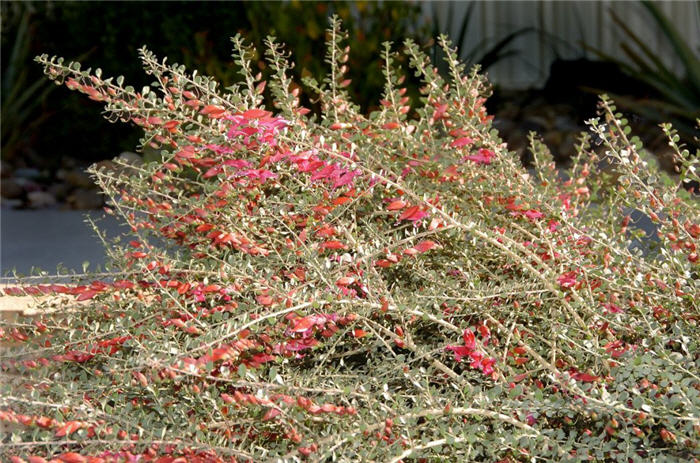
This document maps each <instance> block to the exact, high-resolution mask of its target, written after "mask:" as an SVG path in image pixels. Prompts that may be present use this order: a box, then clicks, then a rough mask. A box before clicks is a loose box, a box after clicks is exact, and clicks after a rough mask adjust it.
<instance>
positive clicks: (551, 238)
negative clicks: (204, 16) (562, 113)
mask: <svg viewBox="0 0 700 463" xmlns="http://www.w3.org/2000/svg"><path fill="white" fill-rule="evenodd" d="M344 40H345V37H344V34H343V33H342V31H341V29H340V25H339V22H338V21H337V20H335V19H334V20H333V23H332V27H331V28H330V30H329V32H328V47H327V52H326V62H327V64H328V66H329V73H328V76H327V77H326V78H325V79H323V80H322V81H320V82H319V81H316V80H315V79H312V78H309V79H306V80H305V82H304V84H305V86H306V88H308V89H309V90H310V91H311V95H313V97H314V98H318V102H319V103H320V105H321V106H322V109H323V115H322V117H320V118H317V117H309V114H308V110H307V109H306V108H304V107H302V106H301V105H300V104H299V94H298V88H299V86H298V83H294V82H292V79H291V77H290V67H289V66H290V65H289V64H288V63H287V61H286V54H285V52H283V48H282V47H281V46H280V45H279V44H278V43H276V42H275V40H274V39H272V38H270V39H268V43H267V45H268V49H267V52H266V57H267V63H268V66H270V68H271V69H272V70H273V74H274V75H273V78H272V79H271V80H269V81H267V82H266V81H261V80H259V78H258V77H257V76H256V74H257V71H256V70H254V67H253V65H252V63H251V62H250V60H249V57H250V56H251V51H250V50H249V49H247V48H245V45H244V43H243V41H242V39H241V38H240V37H238V36H237V37H235V38H234V39H233V43H234V48H235V53H236V56H237V61H238V63H239V64H240V65H241V68H242V70H243V72H242V74H243V80H242V82H241V83H240V84H238V85H236V86H234V87H232V88H230V89H228V90H229V91H226V92H220V91H219V88H218V85H217V83H216V82H214V81H213V80H212V79H210V78H208V77H204V76H200V75H195V74H188V73H186V72H185V69H184V67H183V66H180V65H167V64H166V62H165V60H162V61H161V60H158V59H157V58H156V57H155V56H154V54H153V53H151V52H150V51H148V50H146V49H143V50H142V52H141V60H142V63H143V65H144V68H145V70H146V72H147V73H148V74H149V75H150V76H152V78H153V79H154V83H153V84H152V85H151V86H150V87H145V88H143V89H142V90H141V91H137V90H135V89H134V88H132V87H125V86H123V82H122V79H116V80H114V79H103V78H102V77H101V71H99V70H96V71H94V72H91V71H90V70H87V71H81V70H80V66H79V65H78V64H77V63H70V64H64V62H63V61H62V60H61V59H56V58H49V57H48V56H42V57H39V58H38V59H37V60H38V61H39V62H40V63H41V64H42V65H43V66H44V69H45V72H46V74H47V75H48V76H49V77H51V78H52V79H54V80H55V81H56V82H58V83H64V84H65V85H66V86H67V87H68V88H71V89H73V90H78V91H79V92H82V93H84V94H87V95H88V96H89V97H90V98H91V99H93V100H96V101H99V102H102V103H103V104H104V105H105V108H106V116H107V118H109V119H110V120H121V121H131V122H134V123H136V124H138V125H139V126H141V127H143V128H144V130H145V131H146V134H147V136H146V138H145V139H144V140H143V143H144V144H148V145H151V146H152V147H154V148H158V149H160V150H161V153H162V161H160V162H153V163H149V164H146V165H144V166H142V167H133V166H127V165H125V166H124V168H123V169H122V170H121V171H119V172H114V171H105V170H102V171H98V170H94V171H93V173H94V175H95V177H96V179H97V181H98V182H99V183H100V185H101V186H102V187H103V189H104V191H105V193H106V194H107V195H108V196H109V197H110V198H111V201H112V205H111V209H110V212H111V213H113V214H116V215H117V216H119V217H121V218H123V219H124V220H125V221H127V222H128V224H129V225H130V226H131V229H132V236H130V237H125V239H124V240H122V241H118V242H116V243H113V244H111V246H110V248H109V250H110V253H111V256H112V258H113V260H114V266H115V267H116V268H117V269H118V270H119V272H118V275H117V276H116V277H115V278H114V279H111V280H110V279H106V280H105V281H95V282H93V283H89V284H87V283H86V284H83V285H78V286H76V285H56V284H54V285H44V286H35V287H29V288H28V287H24V288H16V289H10V290H7V291H6V292H7V293H9V294H17V293H22V292H29V293H35V294H45V293H59V294H63V295H64V296H61V297H65V298H66V302H64V303H63V305H62V306H60V310H58V311H55V312H52V313H50V314H46V315H43V316H39V317H36V318H34V319H20V320H18V321H16V322H3V325H4V326H3V327H2V329H3V331H2V335H3V339H4V341H3V342H4V347H5V350H4V352H3V353H2V355H1V357H0V359H1V361H2V375H3V384H2V386H1V387H0V391H2V398H0V419H1V420H3V421H4V422H5V424H6V426H7V429H8V430H9V432H8V433H7V434H6V435H5V436H4V437H3V447H2V450H1V452H3V457H4V458H8V457H11V459H12V461H30V462H32V463H35V462H41V461H45V460H44V459H49V458H52V457H53V458H57V459H58V461H64V462H87V461H113V460H116V461H135V460H136V458H137V457H136V456H139V458H140V460H138V461H162V462H171V461H299V460H311V461H335V460H339V461H393V462H398V461H413V460H416V459H419V461H427V460H433V461H473V460H476V461H507V462H508V461H511V462H512V461H545V460H546V461H569V460H571V461H579V460H594V461H624V462H627V461H630V460H631V461H654V460H656V461H681V460H682V461H688V460H692V459H693V458H697V457H699V456H700V448H698V438H699V437H700V416H699V415H698V410H699V409H700V377H698V371H700V368H699V363H700V356H699V353H698V339H700V330H699V328H698V317H699V313H698V302H697V298H696V296H697V292H698V287H699V286H700V284H699V280H698V255H697V252H698V250H697V246H698V239H699V238H700V209H699V208H698V204H697V201H696V200H695V199H694V198H693V197H692V196H691V194H692V193H691V194H689V193H688V191H687V190H686V189H685V188H684V185H686V182H688V181H697V180H698V174H697V168H698V165H697V164H698V161H697V158H691V157H690V156H689V153H687V152H686V151H683V150H682V149H681V148H680V147H678V146H676V141H675V140H676V139H677V138H676V135H675V134H674V132H673V130H672V129H671V128H670V127H665V130H666V132H667V133H668V135H669V142H670V145H671V146H672V147H673V149H674V150H675V151H676V153H677V156H678V159H677V161H678V170H679V176H678V177H677V178H675V179H671V178H669V177H668V176H666V175H665V174H662V173H660V172H658V170H657V169H656V167H655V166H654V163H653V162H652V160H651V159H647V155H646V152H645V151H644V149H643V148H642V147H641V146H640V144H639V142H638V141H637V140H636V139H635V138H634V137H632V138H630V137H629V133H628V132H629V130H628V129H627V127H626V122H625V121H624V120H623V119H622V118H621V116H620V115H619V114H617V113H616V110H615V108H614V106H613V104H612V102H610V101H609V100H607V99H605V98H603V99H602V101H601V105H600V118H598V119H592V120H591V121H589V124H590V132H589V133H584V134H582V135H581V140H580V148H579V155H578V156H577V157H576V158H575V159H574V160H573V162H572V165H571V167H570V169H569V170H568V171H567V172H566V173H563V174H560V173H558V172H557V171H556V169H555V166H554V164H553V162H552V160H551V155H550V154H549V153H548V152H547V151H546V149H545V148H544V147H543V145H542V144H541V143H540V142H539V141H538V140H536V139H535V138H534V137H533V139H532V151H533V156H534V159H535V167H536V169H535V170H532V171H528V170H526V169H524V168H523V167H522V166H521V164H520V162H519V160H518V159H516V158H515V156H514V155H513V154H512V153H510V152H508V151H507V149H506V147H505V145H504V144H503V143H502V141H501V140H500V139H499V138H498V134H497V133H495V131H494V130H492V128H491V121H490V117H489V116H488V115H487V114H486V111H485V110H484V106H483V104H484V101H485V96H486V94H487V93H488V88H487V85H486V82H485V81H484V79H483V77H482V76H480V75H479V74H478V73H477V71H476V70H475V71H473V72H471V73H470V74H469V75H465V74H464V69H463V66H462V65H460V63H459V61H458V60H457V58H456V54H455V51H454V50H452V49H451V48H450V44H449V43H448V42H447V41H446V39H444V38H442V39H441V44H442V47H443V49H444V53H445V56H446V62H447V64H448V66H449V69H450V76H451V77H450V79H449V80H445V79H444V78H443V77H441V76H440V75H439V74H438V73H436V72H435V70H434V68H433V67H432V65H430V60H429V58H428V57H427V56H426V55H425V54H423V53H422V52H421V50H420V49H419V47H418V46H417V45H416V44H415V43H413V42H411V41H407V42H406V43H405V50H406V56H407V58H408V61H409V65H410V67H411V69H412V71H414V72H415V73H416V75H417V76H419V77H420V78H421V79H422V82H423V87H422V97H421V99H420V101H418V102H411V101H408V98H407V97H406V96H405V94H404V93H405V91H404V88H403V87H402V82H403V79H404V78H403V76H402V75H401V70H400V69H399V68H397V67H396V66H395V65H394V54H393V53H392V51H391V46H390V44H386V45H385V49H384V53H383V61H384V75H385V90H384V93H383V95H382V97H381V102H380V103H381V104H380V109H379V110H377V111H375V112H372V113H371V114H369V115H368V116H364V115H363V114H362V113H361V112H360V111H358V106H357V105H356V104H354V103H353V102H352V101H350V100H349V98H348V93H347V92H348V90H347V89H348V86H349V85H350V82H349V81H348V79H347V78H346V73H347V72H348V68H347V62H348V54H349V49H348V48H346V46H345V44H344ZM265 92H269V94H270V95H271V96H272V97H273V98H274V100H275V108H274V112H273V110H272V108H268V109H265V108H263V107H261V103H262V101H263V94H264V93H265ZM601 162H605V163H606V164H607V165H608V168H607V169H606V170H605V171H604V172H599V171H598V169H597V166H598V164H599V163H601ZM603 185H608V187H604V186H603ZM631 217H633V218H631ZM640 217H647V218H650V219H651V220H652V221H653V223H654V227H655V231H654V233H653V236H652V237H649V238H647V239H641V237H640V236H639V233H640V231H639V230H638V229H637V228H635V221H636V220H639V219H640ZM642 233H643V232H642ZM8 297H9V296H8ZM176 458H178V460H175V459H176Z"/></svg>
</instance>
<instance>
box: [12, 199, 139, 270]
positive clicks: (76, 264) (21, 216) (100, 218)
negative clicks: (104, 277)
mask: <svg viewBox="0 0 700 463" xmlns="http://www.w3.org/2000/svg"><path fill="white" fill-rule="evenodd" d="M87 216H89V217H91V218H92V219H93V220H95V221H96V223H97V224H98V227H99V228H100V229H101V230H105V231H106V233H107V235H108V236H109V237H114V236H117V235H118V234H119V233H120V232H123V231H124V230H125V228H124V227H123V226H120V225H119V223H118V222H117V220H116V219H115V218H114V217H111V216H105V214H104V213H103V212H102V211H60V210H51V209H43V210H38V211H32V210H15V209H10V208H7V207H2V208H0V276H1V277H6V276H8V274H9V276H12V272H13V270H14V271H16V272H17V273H18V274H22V275H25V276H27V275H30V274H31V273H32V272H31V271H32V267H35V268H39V269H41V270H43V271H46V272H47V273H48V274H55V273H56V270H57V268H58V266H59V265H62V266H63V267H64V268H65V269H67V270H68V271H74V272H76V273H82V272H83V262H85V261H88V262H89V263H90V266H89V268H88V271H96V270H97V266H98V265H99V266H100V267H102V268H104V264H105V257H106V256H105V252H104V249H103V246H102V243H101V242H100V240H99V238H98V237H97V235H96V234H95V232H94V231H93V230H92V227H91V226H90V224H89V223H87V222H86V221H85V220H86V217H87ZM62 273H65V272H62Z"/></svg>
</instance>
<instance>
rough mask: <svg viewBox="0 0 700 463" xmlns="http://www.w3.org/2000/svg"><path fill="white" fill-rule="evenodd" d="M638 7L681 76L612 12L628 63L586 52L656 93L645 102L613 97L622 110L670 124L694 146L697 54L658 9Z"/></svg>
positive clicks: (699, 105) (699, 84)
mask: <svg viewBox="0 0 700 463" xmlns="http://www.w3.org/2000/svg"><path fill="white" fill-rule="evenodd" d="M640 4H641V5H642V6H643V7H644V8H645V9H646V11H648V13H649V17H651V19H652V20H653V23H654V25H655V26H656V28H657V29H658V30H659V31H660V33H661V34H662V36H663V37H664V39H665V41H666V42H667V44H668V47H669V50H670V51H671V53H672V56H673V57H674V58H675V59H676V60H677V61H678V62H679V63H680V64H681V67H682V70H681V75H680V76H678V75H677V72H675V71H674V69H673V68H672V66H670V65H668V64H666V63H665V62H664V61H663V59H662V58H661V57H660V56H657V55H656V53H654V52H653V51H651V49H650V48H649V47H648V46H647V45H646V44H645V43H644V41H643V40H642V39H641V38H640V37H639V36H638V35H637V34H635V33H634V32H633V31H632V30H631V29H630V28H629V27H628V26H627V25H626V24H625V21H624V19H623V18H620V17H619V16H618V15H616V14H615V13H614V12H613V11H611V12H610V15H611V17H612V20H613V22H614V23H615V26H616V27H618V28H619V30H621V31H622V32H623V33H624V35H625V37H626V39H627V42H622V43H621V44H620V47H621V48H622V50H623V52H624V53H625V56H626V57H627V59H628V60H629V61H625V60H621V59H616V58H614V57H612V56H610V55H609V54H606V53H604V52H603V51H601V50H597V49H594V48H591V47H587V48H589V49H591V50H592V51H593V52H594V53H595V54H596V55H597V56H599V57H600V58H602V59H604V60H606V61H609V62H613V63H615V64H617V65H618V66H620V68H621V69H622V70H623V71H624V72H625V73H627V74H629V75H630V76H631V77H634V78H635V79H637V80H638V81H640V82H642V83H644V84H646V85H647V86H648V87H649V88H651V89H653V91H654V93H656V94H655V95H651V96H650V97H648V98H632V97H628V96H621V95H615V99H616V100H617V101H618V102H619V104H620V105H621V106H624V107H625V108H627V109H629V110H631V111H634V112H635V113H637V114H640V115H642V116H645V117H647V118H648V119H649V120H651V121H654V122H656V123H660V122H663V121H672V122H673V123H674V126H675V127H676V128H677V129H678V130H680V131H681V132H682V134H683V135H684V137H685V139H686V140H687V141H688V142H693V141H695V143H697V135H698V134H697V128H696V127H697V120H698V118H700V57H698V50H693V48H692V47H691V46H690V45H689V44H688V43H687V41H686V40H685V39H684V37H683V36H682V35H681V34H680V33H679V31H678V29H677V28H676V26H675V25H674V24H673V22H672V21H671V20H670V19H669V18H668V17H666V16H665V15H664V14H663V13H662V12H661V10H660V9H659V7H658V5H656V4H654V2H651V1H641V2H640ZM598 91H600V90H598Z"/></svg>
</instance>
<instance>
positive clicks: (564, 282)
mask: <svg viewBox="0 0 700 463" xmlns="http://www.w3.org/2000/svg"><path fill="white" fill-rule="evenodd" d="M557 283H559V285H561V287H562V288H573V287H574V286H576V271H572V272H567V273H564V274H562V275H559V278H557Z"/></svg>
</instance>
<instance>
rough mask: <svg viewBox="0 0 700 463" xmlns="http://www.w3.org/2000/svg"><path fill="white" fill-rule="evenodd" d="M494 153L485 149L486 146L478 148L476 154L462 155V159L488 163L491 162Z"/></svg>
mask: <svg viewBox="0 0 700 463" xmlns="http://www.w3.org/2000/svg"><path fill="white" fill-rule="evenodd" d="M495 155H496V154H495V153H494V152H493V151H491V150H487V149H486V148H479V151H478V152H477V154H472V155H468V156H464V157H463V158H462V160H468V161H472V162H475V163H477V164H486V165H489V164H491V158H493V157H494V156H495Z"/></svg>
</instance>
